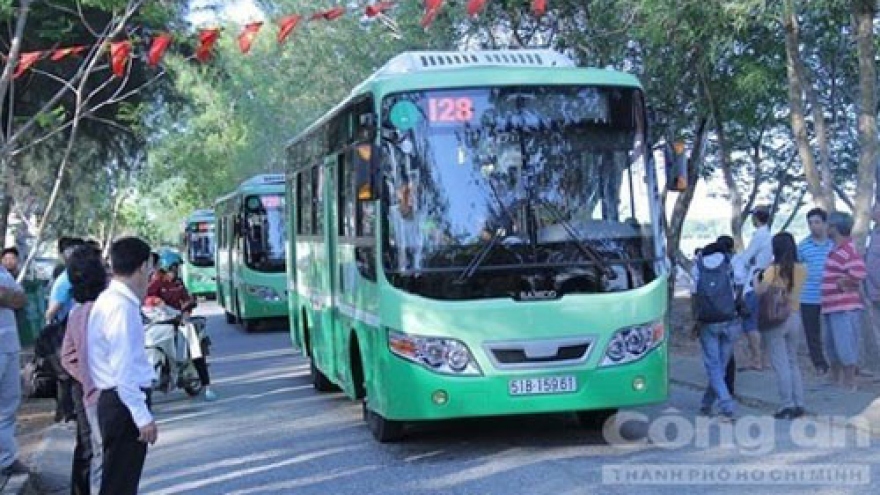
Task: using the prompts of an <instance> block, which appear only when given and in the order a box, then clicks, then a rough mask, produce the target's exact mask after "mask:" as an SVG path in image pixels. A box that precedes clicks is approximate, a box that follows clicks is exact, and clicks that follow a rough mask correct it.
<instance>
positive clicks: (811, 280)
mask: <svg viewBox="0 0 880 495" xmlns="http://www.w3.org/2000/svg"><path fill="white" fill-rule="evenodd" d="M827 221H828V214H827V213H826V212H825V210H823V209H821V208H814V209H812V210H810V211H809V212H807V224H808V225H809V226H810V236H809V237H807V238H806V239H804V240H803V241H801V243H800V244H799V245H798V257H799V258H800V261H801V263H803V264H804V265H806V267H807V280H806V282H804V288H803V290H802V291H801V319H802V320H803V323H804V333H805V334H806V337H807V347H808V348H809V350H810V360H811V361H812V362H813V367H814V368H815V369H816V373H817V374H819V375H824V374H825V373H827V372H828V361H827V360H826V359H825V353H824V352H823V349H822V330H821V326H820V321H821V309H822V307H821V304H820V303H821V286H822V273H823V272H824V271H825V261H826V260H827V259H828V253H829V252H831V248H832V247H834V242H833V241H832V240H831V239H830V238H829V237H828V224H827Z"/></svg>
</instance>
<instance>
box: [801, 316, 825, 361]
mask: <svg viewBox="0 0 880 495" xmlns="http://www.w3.org/2000/svg"><path fill="white" fill-rule="evenodd" d="M801 320H803V322H804V333H805V334H806V336H807V348H808V349H809V350H810V360H811V361H812V362H813V367H814V368H816V370H817V371H826V370H828V361H827V360H826V359H825V353H824V352H823V351H822V306H820V305H818V304H801Z"/></svg>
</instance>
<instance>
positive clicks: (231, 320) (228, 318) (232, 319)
mask: <svg viewBox="0 0 880 495" xmlns="http://www.w3.org/2000/svg"><path fill="white" fill-rule="evenodd" d="M224 313H226V323H229V324H230V325H232V324H235V315H234V314H232V313H230V312H229V311H224Z"/></svg>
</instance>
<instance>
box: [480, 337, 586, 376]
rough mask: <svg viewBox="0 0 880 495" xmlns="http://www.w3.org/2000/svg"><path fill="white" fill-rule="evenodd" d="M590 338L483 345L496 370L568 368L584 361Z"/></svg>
mask: <svg viewBox="0 0 880 495" xmlns="http://www.w3.org/2000/svg"><path fill="white" fill-rule="evenodd" d="M592 343H593V339H592V338H577V339H554V340H535V341H508V342H489V343H486V344H485V345H484V347H485V349H486V351H487V354H488V355H489V358H490V359H491V360H492V364H494V365H495V367H496V368H499V369H522V368H540V367H545V366H548V365H550V366H570V365H573V364H578V363H582V362H584V361H586V359H587V356H588V355H589V353H590V349H591V347H592Z"/></svg>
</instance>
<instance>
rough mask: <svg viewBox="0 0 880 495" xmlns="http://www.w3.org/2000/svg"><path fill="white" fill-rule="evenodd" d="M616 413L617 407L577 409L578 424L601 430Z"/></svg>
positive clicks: (586, 427) (589, 428)
mask: <svg viewBox="0 0 880 495" xmlns="http://www.w3.org/2000/svg"><path fill="white" fill-rule="evenodd" d="M615 414H617V409H595V410H591V411H577V412H575V415H576V416H577V420H578V425H580V427H581V428H585V429H588V430H601V429H602V428H603V427H604V426H605V423H606V422H607V421H608V420H609V419H611V418H613V417H614V415H615Z"/></svg>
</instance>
